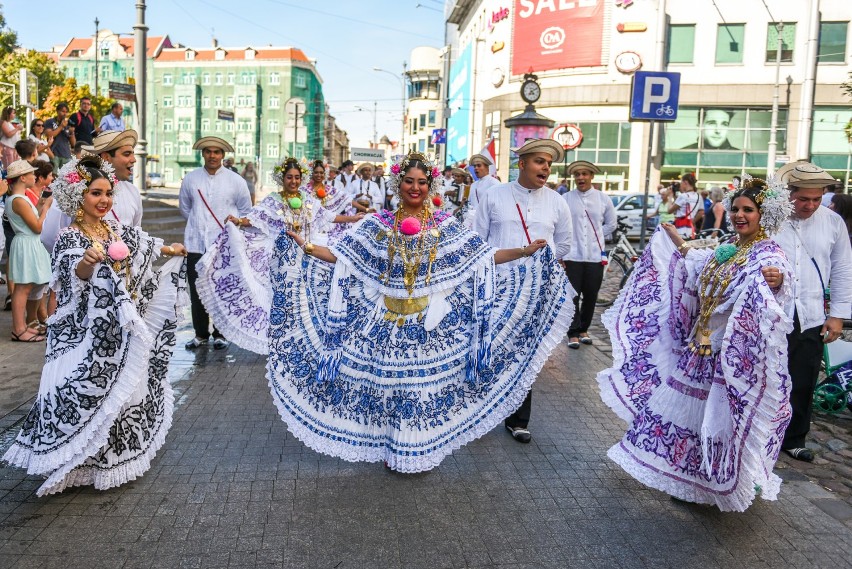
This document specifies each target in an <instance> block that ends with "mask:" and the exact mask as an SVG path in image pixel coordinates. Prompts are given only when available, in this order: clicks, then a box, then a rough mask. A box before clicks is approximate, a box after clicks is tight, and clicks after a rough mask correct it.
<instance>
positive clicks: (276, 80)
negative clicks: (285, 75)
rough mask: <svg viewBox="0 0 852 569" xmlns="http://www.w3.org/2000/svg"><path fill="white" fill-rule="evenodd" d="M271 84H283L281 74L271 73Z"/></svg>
mask: <svg viewBox="0 0 852 569" xmlns="http://www.w3.org/2000/svg"><path fill="white" fill-rule="evenodd" d="M269 84H270V85H280V84H281V75H280V74H279V73H275V72H273V73H270V74H269Z"/></svg>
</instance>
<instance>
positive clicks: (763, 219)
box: [722, 174, 793, 235]
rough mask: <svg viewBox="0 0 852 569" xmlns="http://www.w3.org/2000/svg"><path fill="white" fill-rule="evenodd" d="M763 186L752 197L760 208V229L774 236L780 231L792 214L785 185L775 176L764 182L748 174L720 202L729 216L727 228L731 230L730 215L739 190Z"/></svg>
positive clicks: (791, 205)
mask: <svg viewBox="0 0 852 569" xmlns="http://www.w3.org/2000/svg"><path fill="white" fill-rule="evenodd" d="M764 185H765V187H763V189H761V190H760V193H758V194H757V195H756V196H755V197H754V201H755V203H756V204H757V207H758V208H760V227H761V228H762V229H763V231H764V232H766V234H767V235H774V234H776V233H778V232H779V231H780V230H781V226H782V225H783V224H784V222H785V221H786V220H787V218H788V217H790V214H791V213H793V204H792V203H791V202H790V192H789V190H787V186H786V184H784V183H782V182H781V181H780V180H778V179H777V178H776V177H775V176H772V177H771V178H769V179H768V180H765V181H764V180H761V179H760V178H752V177H751V176H749V175H748V174H745V175H744V176H743V179H742V180H741V181H740V183H739V185H738V187H737V188H735V189H733V190H731V191H730V192H728V193H727V194H725V199H724V200H722V205H723V206H725V211H727V212H728V214H729V215H728V227H729V228H730V229H733V224H732V223H731V218H730V213H731V206H732V205H733V201H734V196H736V195H737V193H738V192H739V191H740V190H747V189H750V188H755V189H757V188H760V187H762V186H764Z"/></svg>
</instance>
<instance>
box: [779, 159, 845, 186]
mask: <svg viewBox="0 0 852 569" xmlns="http://www.w3.org/2000/svg"><path fill="white" fill-rule="evenodd" d="M775 177H776V178H778V179H779V180H780V181H781V182H783V183H785V184H787V185H789V186H794V187H796V188H824V187H826V186H833V185H834V184H836V183H837V180H835V179H834V178H833V177H832V176H831V174H829V173H828V172H826V171H825V170H823V169H822V168H820V167H819V166H817V165H816V164H812V163H811V162H806V161H804V160H799V161H798V162H791V163H789V164H785V165H784V166H782V167H781V168H779V169H778V171H777V172H775Z"/></svg>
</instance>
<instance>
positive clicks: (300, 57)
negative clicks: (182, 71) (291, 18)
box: [154, 46, 311, 63]
mask: <svg viewBox="0 0 852 569" xmlns="http://www.w3.org/2000/svg"><path fill="white" fill-rule="evenodd" d="M187 51H193V52H195V57H194V58H193V59H186V52H187ZM217 51H222V52H224V56H223V57H222V59H219V60H217V59H216V52H217ZM247 51H254V58H253V59H254V60H281V59H284V60H290V61H302V62H304V63H311V60H310V59H308V57H307V56H306V55H305V52H303V51H302V50H301V49H298V48H295V47H261V48H254V47H251V46H245V47H208V48H203V49H195V48H192V47H179V48H169V49H163V50H162V51H161V52H160V53H159V54H158V55H157V56H156V57H155V58H154V59H155V61H158V62H163V61H187V62H198V61H246V60H247V58H246V52H247Z"/></svg>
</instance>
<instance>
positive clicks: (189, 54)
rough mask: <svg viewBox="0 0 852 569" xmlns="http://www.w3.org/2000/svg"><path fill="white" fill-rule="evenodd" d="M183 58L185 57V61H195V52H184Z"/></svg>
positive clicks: (189, 50)
mask: <svg viewBox="0 0 852 569" xmlns="http://www.w3.org/2000/svg"><path fill="white" fill-rule="evenodd" d="M183 56H184V59H186V60H187V61H192V60H193V59H195V52H194V51H192V50H191V49H188V50H186V51H185V52H183Z"/></svg>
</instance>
